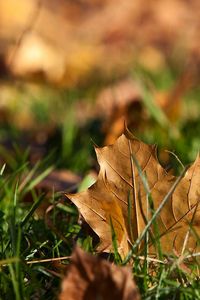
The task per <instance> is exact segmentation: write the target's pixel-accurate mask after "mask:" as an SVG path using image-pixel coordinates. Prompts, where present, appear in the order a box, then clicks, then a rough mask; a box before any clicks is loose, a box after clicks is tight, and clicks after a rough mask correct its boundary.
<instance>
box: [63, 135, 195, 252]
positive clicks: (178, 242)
mask: <svg viewBox="0 0 200 300" xmlns="http://www.w3.org/2000/svg"><path fill="white" fill-rule="evenodd" d="M95 150H96V154H97V159H98V162H99V164H100V172H99V175H98V178H97V181H96V183H95V184H94V185H92V186H91V187H90V188H89V189H88V190H87V191H84V192H81V193H78V194H73V195H67V197H68V198H69V199H71V201H72V202H73V203H74V204H75V205H76V206H77V207H78V209H79V211H80V213H81V214H82V216H83V217H84V219H85V220H86V222H87V223H88V224H89V225H90V226H91V228H92V229H93V230H94V231H95V232H96V233H97V235H98V236H99V237H100V242H101V243H100V247H99V250H101V251H110V250H111V251H112V237H111V235H112V232H111V221H110V220H112V225H113V228H114V231H115V234H116V239H117V243H118V251H119V253H120V254H121V255H122V256H123V257H124V256H125V255H126V254H127V252H128V251H129V249H130V246H131V245H133V244H134V241H136V239H137V238H138V237H139V236H140V234H141V233H142V231H143V229H144V228H145V225H146V222H147V220H149V219H150V218H151V214H150V209H149V205H148V201H147V192H146V190H145V188H144V185H143V180H142V176H141V174H139V171H138V167H137V166H136V165H135V163H134V161H135V160H136V161H137V162H138V164H139V166H140V168H141V170H142V173H143V175H144V176H145V177H146V179H147V182H148V186H149V190H150V192H151V196H152V199H153V205H154V209H157V208H158V206H159V205H160V203H161V202H162V200H163V199H164V197H165V196H166V195H167V193H168V192H169V190H170V188H171V187H172V186H173V184H174V183H175V181H176V177H175V176H173V175H170V174H168V173H167V172H166V171H165V170H164V169H163V167H162V166H161V165H160V164H159V162H158V159H157V156H156V147H155V146H151V145H147V144H145V143H143V142H141V141H140V140H138V139H137V138H135V137H134V136H133V135H131V134H130V133H129V132H128V131H126V132H125V133H124V134H123V135H121V136H120V137H119V138H118V139H117V141H116V142H115V143H114V144H113V145H110V146H106V147H103V148H96V149H95ZM133 157H134V159H133ZM144 176H143V178H144ZM199 178H200V159H199V157H197V159H196V161H195V162H194V163H193V165H192V166H191V167H190V168H189V169H188V170H187V172H186V173H185V176H184V177H183V178H182V179H181V181H180V182H179V184H178V186H177V187H176V189H175V191H174V192H173V194H172V195H171V196H170V197H169V199H168V201H167V202H166V203H165V205H164V206H163V208H162V210H161V211H160V214H159V215H158V216H157V224H158V228H159V239H160V241H161V246H162V250H163V252H165V253H172V252H173V250H174V251H175V253H178V254H180V253H183V250H184V249H187V250H190V251H194V250H195V248H196V238H195V236H194V231H193V230H191V229H190V227H191V226H190V225H191V224H192V227H193V229H195V231H196V232H197V233H198V232H199V209H198V201H199V195H200V185H199ZM128 206H130V209H128ZM128 212H130V214H128ZM130 215H131V216H130ZM150 230H151V232H152V234H154V236H155V235H157V238H158V233H157V232H156V233H155V232H154V230H153V226H152V228H150ZM186 236H187V238H186ZM151 249H152V250H153V249H154V247H152V248H151ZM154 252H155V251H154Z"/></svg>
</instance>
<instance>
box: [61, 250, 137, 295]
mask: <svg viewBox="0 0 200 300" xmlns="http://www.w3.org/2000/svg"><path fill="white" fill-rule="evenodd" d="M59 299H60V300H84V299H85V300H95V299H104V300H110V299H115V300H139V299H140V296H139V293H138V291H137V287H136V285H135V283H134V281H133V280H132V274H131V271H130V270H129V269H128V268H127V267H118V266H115V265H112V264H111V263H109V262H108V261H106V260H103V259H100V258H98V257H95V256H92V255H90V254H88V253H85V252H84V251H83V250H81V249H80V248H78V247H77V248H76V249H75V251H74V253H73V256H72V260H71V265H70V267H69V270H68V274H67V276H66V277H65V279H64V280H63V282H62V292H61V295H60V297H59Z"/></svg>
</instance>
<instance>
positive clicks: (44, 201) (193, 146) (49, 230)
mask: <svg viewBox="0 0 200 300" xmlns="http://www.w3.org/2000/svg"><path fill="white" fill-rule="evenodd" d="M165 75H166V74H165ZM146 76H147V75H146ZM163 77H164V78H165V76H164V75H163ZM167 78H169V83H170V84H171V82H172V81H173V75H171V77H170V75H169V74H168V73H167ZM151 80H153V82H154V84H155V85H156V84H157V85H158V88H159V87H160V85H162V82H164V79H163V80H162V78H161V75H160V74H158V75H157V77H156V76H155V75H154V77H153V79H152V77H151ZM165 83H166V82H165ZM87 93H88V91H87ZM77 94H78V95H80V94H81V92H77V93H75V91H72V92H71V94H70V97H71V101H70V102H69V105H68V111H67V112H66V113H65V114H63V106H62V103H61V104H60V108H61V109H60V110H61V113H62V119H61V120H59V121H58V122H57V125H56V126H57V128H58V131H57V132H56V134H55V135H54V136H53V138H51V140H50V143H49V144H48V147H47V149H48V151H47V153H46V154H45V157H44V158H42V159H41V160H40V161H38V162H36V163H33V162H32V161H31V160H30V151H31V150H30V151H29V149H28V146H27V147H24V149H23V150H22V149H21V148H20V147H18V146H16V141H18V138H19V136H20V134H21V133H20V130H19V129H16V128H15V127H12V125H9V126H5V127H2V128H1V130H0V137H1V140H2V141H4V140H5V137H6V139H9V140H12V142H11V145H12V147H11V148H9V149H11V151H10V150H9V151H8V149H7V148H6V146H5V145H3V143H2V146H1V147H0V157H1V159H0V162H1V165H0V299H3V300H4V299H5V300H6V299H9V300H10V299H17V300H23V299H46V300H47V299H56V298H57V295H58V293H59V289H60V282H61V278H62V275H63V272H64V271H63V270H64V267H65V266H66V264H68V263H69V261H70V255H71V253H72V251H73V247H74V245H75V244H79V245H80V246H81V247H82V248H83V249H85V250H86V251H89V252H91V253H94V254H95V249H96V247H97V244H98V239H97V237H96V236H95V235H94V234H93V233H92V232H91V230H90V229H89V228H88V226H87V225H85V224H84V222H82V220H80V216H79V214H78V211H77V209H76V208H75V207H74V206H73V205H72V204H71V203H70V202H68V201H67V200H66V198H64V197H63V194H62V193H61V192H54V190H53V187H52V189H50V191H49V192H48V193H44V192H43V191H42V190H39V189H38V188H37V184H38V183H39V182H41V181H42V180H43V178H45V176H47V175H48V174H49V173H50V172H51V170H53V169H59V168H67V169H70V170H72V171H74V172H77V173H79V174H80V175H81V176H82V177H84V176H85V175H86V174H87V172H88V171H89V170H91V169H96V163H95V154H94V151H93V145H92V141H91V139H92V140H94V141H95V142H96V143H97V144H99V143H101V141H102V136H101V135H102V133H101V132H100V131H98V129H97V127H87V128H86V127H84V128H81V127H80V126H79V124H77V123H76V122H75V120H74V118H73V110H74V103H75V98H76V97H77ZM65 96H66V95H65ZM199 97H200V92H199V91H198V89H196V90H195V91H194V92H193V93H192V92H190V93H188V94H187V95H186V101H185V102H184V103H183V109H184V110H185V112H183V117H182V118H181V119H180V120H179V122H177V124H176V125H175V126H176V127H177V130H178V133H179V135H178V137H177V136H174V135H173V134H170V132H171V131H170V130H171V128H170V126H168V125H166V123H165V121H163V122H164V123H163V124H161V123H162V120H163V119H162V115H161V118H159V119H156V117H155V116H156V115H157V111H156V112H155V110H154V107H153V106H152V107H150V108H149V107H147V108H146V109H147V110H149V111H148V113H149V115H150V116H149V119H150V122H149V125H148V127H147V128H146V129H145V130H144V131H143V132H142V133H141V132H138V137H141V138H142V139H143V140H144V141H146V142H149V143H156V144H158V146H159V147H160V148H162V147H165V148H168V149H169V150H172V151H173V152H174V153H175V154H176V155H177V156H178V157H179V158H180V160H181V162H183V164H184V165H185V164H187V163H189V162H192V161H193V160H194V159H195V156H196V155H197V151H198V148H199V142H200V140H199V136H200V135H199V133H200V124H199V114H198V113H196V111H197V110H198V109H199ZM40 104H41V105H40ZM34 105H35V106H34V111H35V114H36V118H38V119H42V120H43V121H44V119H43V116H45V120H46V121H45V122H47V123H48V121H49V120H48V118H49V115H51V114H52V111H53V106H54V105H55V103H54V102H53V104H52V106H48V105H47V104H45V105H44V103H42V100H41V103H40V102H37V105H36V104H34ZM144 105H145V104H144ZM57 114H58V112H57ZM50 120H51V119H50ZM162 125H163V126H162ZM194 128H195V130H194ZM134 134H135V135H137V133H136V132H134ZM172 166H173V167H174V168H175V172H177V173H180V170H181V168H182V167H181V165H180V163H179V162H177V159H176V157H175V156H173V155H172V156H171V160H170V167H172ZM85 182H86V184H85V186H84V188H87V185H88V184H89V183H87V180H86V181H85ZM80 188H81V189H83V186H81V184H80ZM69 192H70V191H69ZM42 207H45V209H46V208H47V207H50V208H51V209H49V210H48V211H46V214H45V217H41V211H42V209H43V208H42ZM42 214H43V215H44V211H43V212H42ZM111 227H112V226H111ZM146 233H147V232H146ZM144 238H146V235H144ZM113 242H114V249H115V253H114V254H115V255H114V257H112V255H111V256H108V258H107V259H110V260H112V261H113V260H114V261H115V263H116V264H119V265H121V264H124V262H123V261H122V260H121V258H120V257H119V254H118V253H117V250H116V244H115V235H114V232H113ZM136 250H137V249H135V250H134V251H132V252H131V255H130V257H129V259H127V260H126V263H125V264H127V263H128V261H130V260H131V258H133V259H134V264H132V271H133V275H134V278H135V281H136V283H137V285H138V287H139V290H140V293H141V296H142V298H143V299H152V300H153V299H200V283H199V280H198V278H197V276H196V275H194V274H189V273H188V272H186V271H184V268H182V267H181V264H180V261H179V260H178V259H177V258H176V257H167V256H165V254H164V253H163V254H162V255H160V257H159V259H155V260H152V259H150V258H149V257H148V256H147V251H146V252H145V251H144V252H143V253H138V251H136ZM56 258H63V260H62V262H60V261H57V260H56ZM190 268H191V269H192V268H193V269H195V272H196V273H195V274H197V269H198V259H197V258H196V259H194V263H193V264H192V265H191V266H190Z"/></svg>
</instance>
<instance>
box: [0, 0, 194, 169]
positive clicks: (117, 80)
mask: <svg viewBox="0 0 200 300" xmlns="http://www.w3.org/2000/svg"><path fill="white" fill-rule="evenodd" d="M199 29H200V3H199V1H198V0H191V1H183V0H173V1H172V0H162V1H151V0H150V1H145V0H135V1H131V0H126V1H114V0H76V1H71V0H59V1H56V0H39V1H36V0H29V1H26V0H18V1H14V0H7V1H1V2H0V123H1V124H0V143H1V160H2V161H6V163H7V164H8V165H9V166H10V167H12V166H13V164H14V162H13V157H15V160H16V159H17V160H19V158H20V157H21V154H20V153H21V152H23V153H24V152H25V151H27V148H28V149H29V154H28V159H29V160H30V163H31V164H32V165H34V164H35V163H36V162H37V161H38V160H42V159H44V158H45V157H46V156H47V155H50V156H51V159H50V161H51V162H52V163H54V165H56V168H58V169H61V168H62V169H67V170H71V171H73V172H76V173H78V174H81V175H83V174H85V173H86V172H88V171H89V170H91V169H95V168H96V162H95V155H94V151H93V143H95V144H97V145H99V146H102V145H105V144H111V143H113V142H114V141H115V140H116V138H117V137H118V136H119V135H120V134H121V133H122V132H123V130H124V124H126V125H127V126H128V128H129V129H130V130H131V131H132V132H133V133H134V134H135V135H136V136H137V137H139V138H142V139H143V140H144V141H146V142H149V143H155V144H158V146H160V147H161V148H162V147H164V148H168V149H169V150H170V151H173V152H174V153H175V155H177V156H178V157H179V158H180V160H181V161H182V162H183V163H184V164H185V163H189V162H191V161H192V160H194V159H195V157H196V155H197V153H198V150H199V144H200V124H199V114H200V110H199V105H200V104H199V98H200V91H199V79H200V47H199V46H200V39H199ZM17 151H18V152H19V153H18V155H17ZM16 157H17V158H16ZM161 160H162V161H163V163H164V164H165V165H166V166H167V167H169V168H170V167H171V166H172V165H173V164H177V165H179V162H177V159H176V157H175V156H174V155H172V154H169V153H167V152H162V153H161ZM2 163H3V162H2ZM15 163H16V161H15Z"/></svg>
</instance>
